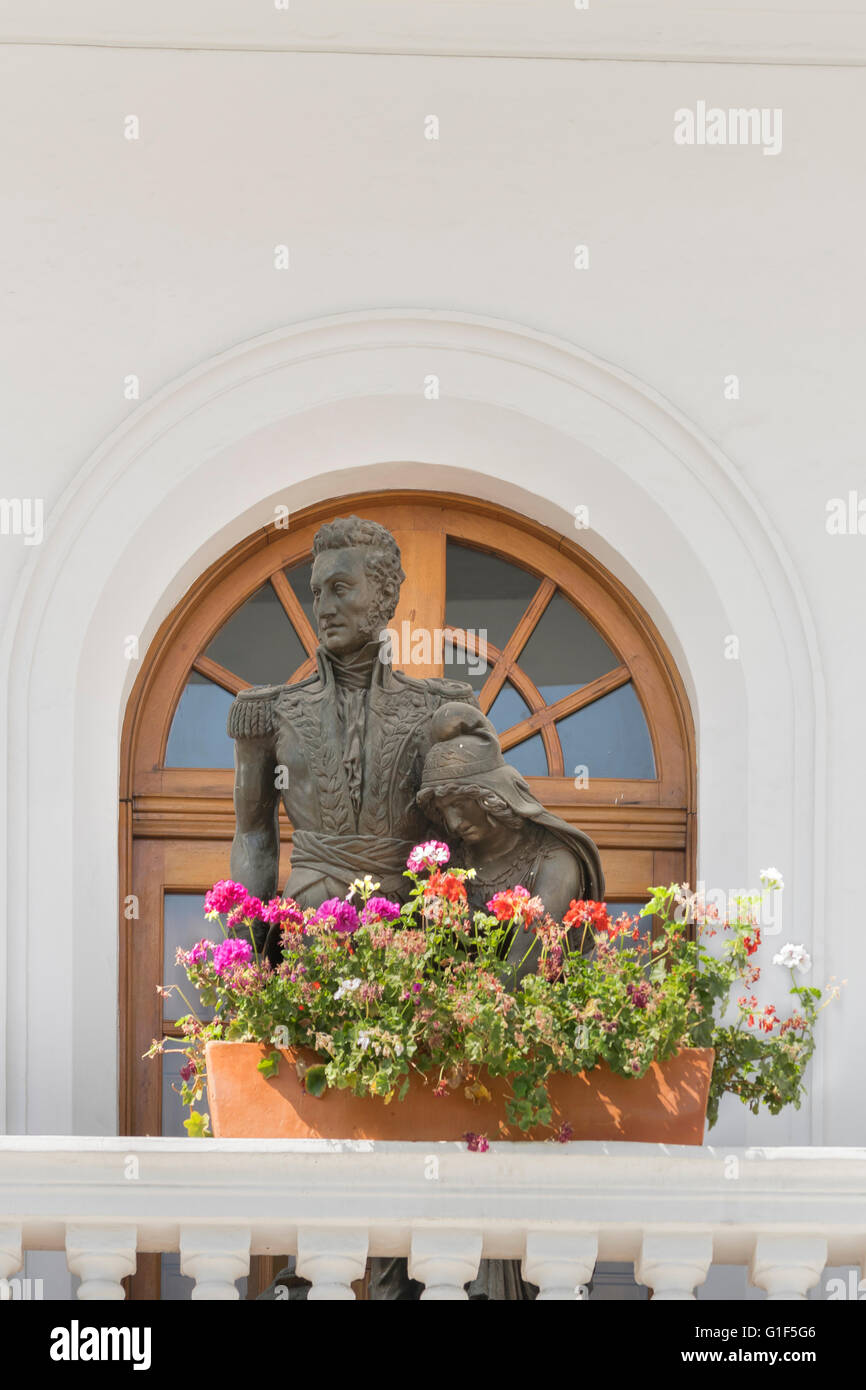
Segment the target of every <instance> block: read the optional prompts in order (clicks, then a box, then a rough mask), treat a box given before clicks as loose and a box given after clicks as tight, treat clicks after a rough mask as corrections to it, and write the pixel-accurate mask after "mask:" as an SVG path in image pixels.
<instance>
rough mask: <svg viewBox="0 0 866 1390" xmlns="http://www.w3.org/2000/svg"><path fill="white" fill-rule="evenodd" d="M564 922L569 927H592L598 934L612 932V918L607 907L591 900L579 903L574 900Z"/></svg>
mask: <svg viewBox="0 0 866 1390" xmlns="http://www.w3.org/2000/svg"><path fill="white" fill-rule="evenodd" d="M562 920H563V922H564V923H565V925H566V926H567V927H592V929H593V931H597V932H602V931H603V932H609V931H610V916H609V915H608V910H607V907H606V905H605V904H604V903H596V902H593V901H592V899H590V898H587V899H583V898H581V900H580V901H579V902H575V900H574V898H572V900H571V902H570V903H569V905H568V911H567V912H566V914H565V916H564V917H563V919H562Z"/></svg>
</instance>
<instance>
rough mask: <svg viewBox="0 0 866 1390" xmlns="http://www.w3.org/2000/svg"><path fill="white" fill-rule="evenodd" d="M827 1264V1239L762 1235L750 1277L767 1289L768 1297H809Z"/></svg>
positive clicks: (757, 1245)
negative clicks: (809, 1292) (807, 1295)
mask: <svg viewBox="0 0 866 1390" xmlns="http://www.w3.org/2000/svg"><path fill="white" fill-rule="evenodd" d="M826 1263H827V1242H826V1240H822V1239H821V1238H820V1237H817V1236H759V1237H758V1239H757V1241H756V1243H755V1253H754V1255H753V1256H752V1264H751V1268H750V1270H749V1280H750V1282H751V1283H753V1284H757V1286H758V1288H759V1289H766V1290H767V1298H768V1299H774V1300H782V1299H785V1300H794V1299H802V1298H805V1297H806V1294H807V1293H808V1291H809V1289H811V1288H812V1287H813V1286H814V1285H815V1284H817V1282H818V1280H819V1279H820V1278H821V1274H822V1271H823V1269H824V1266H825V1265H826Z"/></svg>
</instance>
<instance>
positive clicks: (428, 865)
mask: <svg viewBox="0 0 866 1390" xmlns="http://www.w3.org/2000/svg"><path fill="white" fill-rule="evenodd" d="M450 858H451V851H450V849H449V848H448V846H447V845H444V844H443V843H442V841H441V840H425V841H424V842H423V843H422V844H420V845H416V846H415V848H414V849H413V850H412V853H411V854H410V855H409V858H408V859H407V860H406V868H407V869H411V870H412V873H413V874H420V873H421V872H422V870H423V869H433V868H435V867H436V865H437V864H447V863H448V860H449V859H450Z"/></svg>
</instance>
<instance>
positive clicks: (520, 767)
mask: <svg viewBox="0 0 866 1390" xmlns="http://www.w3.org/2000/svg"><path fill="white" fill-rule="evenodd" d="M503 757H504V758H505V761H506V762H507V763H510V764H511V766H512V767H516V768H517V771H518V772H519V773H520V775H521V776H522V777H546V776H547V754H546V753H545V751H544V741H543V740H542V737H541V734H533V735H532V738H525V739H524V740H523V742H522V743H516V744H515V745H514V747H513V748H509V750H508V752H507V753H504V754H503Z"/></svg>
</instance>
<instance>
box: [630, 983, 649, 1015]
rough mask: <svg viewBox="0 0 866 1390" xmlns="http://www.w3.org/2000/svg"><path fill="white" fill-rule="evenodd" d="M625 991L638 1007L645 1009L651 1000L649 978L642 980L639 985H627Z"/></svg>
mask: <svg viewBox="0 0 866 1390" xmlns="http://www.w3.org/2000/svg"><path fill="white" fill-rule="evenodd" d="M625 992H626V994H627V995H628V997H629V999H630V1000H631V1002H632V1004H633V1005H634V1007H635V1008H636V1009H645V1008H646V1006H647V1004H648V1003H649V1001H650V987H649V982H648V981H647V980H642V981H641V983H640V984H639V985H633V984H628V985H626V987H625Z"/></svg>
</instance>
